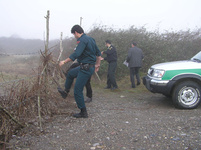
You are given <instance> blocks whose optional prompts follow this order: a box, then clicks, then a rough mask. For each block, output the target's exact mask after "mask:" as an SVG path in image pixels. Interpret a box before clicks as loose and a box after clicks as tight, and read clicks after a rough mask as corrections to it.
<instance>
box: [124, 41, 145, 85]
mask: <svg viewBox="0 0 201 150" xmlns="http://www.w3.org/2000/svg"><path fill="white" fill-rule="evenodd" d="M143 58H144V56H143V53H142V50H141V49H140V48H138V47H137V44H136V43H135V42H133V43H132V44H131V48H130V49H129V51H128V56H127V59H126V61H127V63H128V67H129V68H130V80H131V87H132V88H135V78H134V76H135V75H136V79H137V85H140V75H139V70H140V68H141V67H142V59H143Z"/></svg>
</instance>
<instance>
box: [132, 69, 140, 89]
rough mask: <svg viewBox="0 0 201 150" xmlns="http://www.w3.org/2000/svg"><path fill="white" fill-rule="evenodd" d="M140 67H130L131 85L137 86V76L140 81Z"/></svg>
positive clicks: (138, 81)
mask: <svg viewBox="0 0 201 150" xmlns="http://www.w3.org/2000/svg"><path fill="white" fill-rule="evenodd" d="M139 70H140V67H132V68H130V80H131V86H132V87H135V76H136V79H137V83H138V84H139V83H140V75H139Z"/></svg>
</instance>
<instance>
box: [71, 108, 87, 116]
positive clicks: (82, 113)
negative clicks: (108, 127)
mask: <svg viewBox="0 0 201 150" xmlns="http://www.w3.org/2000/svg"><path fill="white" fill-rule="evenodd" d="M73 117H75V118H88V114H87V109H86V107H85V108H81V111H80V113H77V114H73Z"/></svg>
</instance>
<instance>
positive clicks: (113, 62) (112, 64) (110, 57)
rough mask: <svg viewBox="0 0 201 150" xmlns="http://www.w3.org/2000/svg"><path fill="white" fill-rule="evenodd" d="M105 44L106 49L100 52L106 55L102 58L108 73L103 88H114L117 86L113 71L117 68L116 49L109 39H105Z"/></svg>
mask: <svg viewBox="0 0 201 150" xmlns="http://www.w3.org/2000/svg"><path fill="white" fill-rule="evenodd" d="M105 46H106V47H107V50H106V51H102V52H101V54H102V55H103V54H106V55H107V57H105V58H104V60H106V61H107V62H108V63H109V65H108V74H107V86H106V87H105V89H112V90H115V89H117V88H118V86H117V83H116V79H115V71H116V68H117V51H116V48H115V47H114V46H113V45H112V44H111V41H110V40H106V41H105Z"/></svg>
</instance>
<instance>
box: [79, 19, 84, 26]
mask: <svg viewBox="0 0 201 150" xmlns="http://www.w3.org/2000/svg"><path fill="white" fill-rule="evenodd" d="M82 19H83V18H82V17H80V26H82Z"/></svg>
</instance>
